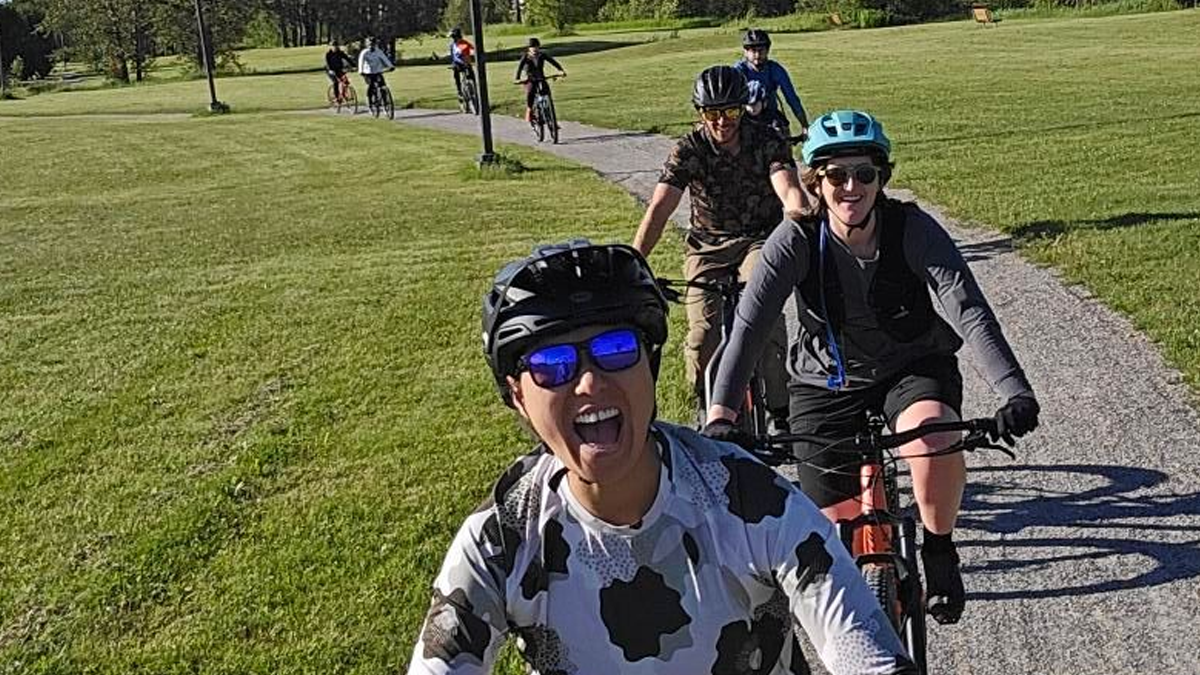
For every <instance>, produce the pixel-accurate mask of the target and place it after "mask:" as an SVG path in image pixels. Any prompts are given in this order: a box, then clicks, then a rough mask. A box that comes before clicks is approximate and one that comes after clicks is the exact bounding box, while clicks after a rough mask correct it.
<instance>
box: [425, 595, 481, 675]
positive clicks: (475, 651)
mask: <svg viewBox="0 0 1200 675" xmlns="http://www.w3.org/2000/svg"><path fill="white" fill-rule="evenodd" d="M474 609H475V608H474V607H473V606H472V605H471V601H470V600H468V599H467V594H466V593H465V592H464V591H463V590H462V589H455V590H454V591H452V592H451V593H450V595H448V596H446V595H442V593H441V592H439V591H438V590H437V589H436V588H435V589H433V603H432V604H431V606H430V608H429V614H428V615H426V617H425V627H424V628H423V629H422V632H421V643H422V644H423V645H424V651H423V654H424V656H425V658H426V659H441V660H442V661H445V662H446V663H447V664H449V663H452V662H453V661H454V660H455V659H457V658H459V657H460V656H461V657H464V658H469V660H470V661H471V662H472V663H475V664H482V663H483V656H484V653H485V652H486V651H487V647H488V644H489V643H490V642H491V638H492V634H491V630H490V628H489V627H488V625H487V623H486V622H485V621H484V620H483V619H481V618H479V617H477V616H475V614H474Z"/></svg>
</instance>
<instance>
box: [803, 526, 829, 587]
mask: <svg viewBox="0 0 1200 675" xmlns="http://www.w3.org/2000/svg"><path fill="white" fill-rule="evenodd" d="M796 563H797V564H796V581H797V584H798V588H799V591H800V592H801V593H803V592H804V591H805V590H807V589H808V587H809V586H810V585H812V584H814V583H819V582H821V581H824V579H825V577H826V575H828V574H829V570H830V568H832V567H833V556H831V555H830V554H829V551H827V550H826V549H825V539H824V538H822V537H821V535H819V534H817V533H816V532H814V533H812V534H810V535H809V536H808V539H805V540H804V541H803V542H802V543H801V544H800V545H799V546H797V547H796Z"/></svg>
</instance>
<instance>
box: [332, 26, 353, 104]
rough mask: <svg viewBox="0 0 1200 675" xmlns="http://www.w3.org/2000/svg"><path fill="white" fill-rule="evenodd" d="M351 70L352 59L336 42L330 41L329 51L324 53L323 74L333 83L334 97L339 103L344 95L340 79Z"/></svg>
mask: <svg viewBox="0 0 1200 675" xmlns="http://www.w3.org/2000/svg"><path fill="white" fill-rule="evenodd" d="M353 68H354V59H352V58H350V55H349V54H347V53H346V52H344V51H342V46H341V45H340V44H338V42H337V40H333V41H331V42H330V43H329V51H327V52H325V74H326V75H327V76H329V81H330V82H331V83H333V91H334V96H335V97H336V98H337V100H338V101H341V100H342V99H343V98H344V97H345V95H346V92H345V91H343V86H342V78H343V77H344V76H345V75H346V71H348V70H351V69H353Z"/></svg>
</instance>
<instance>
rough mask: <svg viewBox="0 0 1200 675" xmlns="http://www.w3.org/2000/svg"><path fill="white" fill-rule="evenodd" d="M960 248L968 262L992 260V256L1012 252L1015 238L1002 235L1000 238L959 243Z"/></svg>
mask: <svg viewBox="0 0 1200 675" xmlns="http://www.w3.org/2000/svg"><path fill="white" fill-rule="evenodd" d="M958 250H959V251H960V252H962V255H963V259H964V260H966V261H967V262H968V263H973V262H980V261H983V260H991V259H992V258H994V257H996V256H998V255H1003V254H1005V253H1012V250H1013V240H1012V237H1001V238H999V239H991V240H989V241H977V242H974V243H971V244H959V245H958Z"/></svg>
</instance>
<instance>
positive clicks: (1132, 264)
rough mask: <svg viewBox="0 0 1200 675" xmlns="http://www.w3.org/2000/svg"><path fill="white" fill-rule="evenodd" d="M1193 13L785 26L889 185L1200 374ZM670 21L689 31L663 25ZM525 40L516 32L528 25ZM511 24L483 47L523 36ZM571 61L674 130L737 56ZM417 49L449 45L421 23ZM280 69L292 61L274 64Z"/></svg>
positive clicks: (586, 117)
mask: <svg viewBox="0 0 1200 675" xmlns="http://www.w3.org/2000/svg"><path fill="white" fill-rule="evenodd" d="M1197 34H1200V10H1195V9H1193V10H1185V11H1177V12H1165V13H1156V14H1143V15H1128V16H1114V17H1106V18H1096V19H1086V18H1082V19H1081V18H1066V19H1052V20H1007V21H1004V22H1003V23H1002V24H1000V25H999V26H997V27H995V28H983V27H980V26H978V25H976V24H974V23H973V22H967V21H963V22H953V23H942V24H932V25H925V26H912V27H905V28H894V29H881V30H867V31H832V32H823V33H805V34H780V35H777V36H776V37H775V48H774V51H773V56H774V57H775V58H777V59H778V60H780V61H781V62H782V63H784V64H786V65H787V66H788V67H789V68H790V69H791V72H792V74H793V77H794V79H795V80H796V82H797V84H798V87H799V90H800V93H801V95H802V96H803V98H804V101H805V103H806V106H807V108H808V109H809V111H810V114H811V115H812V116H815V115H816V114H819V113H820V112H822V111H826V110H830V109H833V108H843V107H855V108H862V109H866V110H870V111H873V112H875V113H876V114H877V115H878V116H879V117H880V118H881V119H883V120H884V121H885V123H886V125H887V128H888V131H889V134H890V135H891V137H892V139H893V141H894V142H895V148H896V150H895V156H896V159H897V161H898V170H897V174H896V178H895V184H896V185H898V186H902V187H909V188H912V189H914V190H915V191H916V192H917V194H919V195H921V196H922V197H923V198H925V199H928V200H930V201H933V202H935V203H938V204H940V205H942V206H944V207H946V208H947V210H948V211H949V213H950V214H951V215H953V216H955V217H958V218H960V219H962V220H965V221H968V222H978V223H984V224H986V225H989V226H991V227H995V228H998V229H1000V230H1001V231H1003V232H1006V233H1010V234H1013V235H1015V236H1016V237H1017V239H1018V242H1019V243H1020V244H1021V245H1022V246H1023V247H1024V248H1025V251H1026V253H1027V255H1029V256H1030V257H1031V258H1033V259H1034V260H1037V261H1040V262H1045V263H1049V264H1053V265H1054V266H1056V267H1057V268H1058V269H1060V270H1062V272H1063V273H1064V275H1065V276H1066V278H1067V279H1069V280H1070V281H1072V282H1078V283H1081V284H1084V285H1085V286H1087V287H1088V288H1089V289H1091V290H1092V291H1093V292H1094V293H1095V294H1096V295H1098V296H1099V297H1100V298H1101V299H1102V300H1103V301H1104V302H1106V303H1107V304H1109V305H1110V306H1113V307H1115V308H1117V309H1119V310H1121V311H1122V312H1125V313H1126V314H1128V315H1129V316H1130V317H1131V319H1132V320H1133V322H1134V323H1135V324H1136V325H1137V327H1138V328H1140V329H1141V330H1143V331H1145V332H1146V333H1147V334H1148V335H1150V336H1151V337H1152V338H1153V339H1154V340H1156V341H1157V342H1158V343H1159V344H1160V345H1161V346H1162V349H1163V351H1164V353H1165V354H1166V356H1167V358H1168V359H1169V360H1170V361H1171V363H1173V364H1174V365H1175V366H1177V367H1179V368H1180V369H1181V370H1182V371H1183V372H1184V376H1185V378H1186V380H1187V381H1188V382H1189V384H1190V385H1191V386H1192V388H1193V389H1194V390H1196V391H1200V294H1197V293H1195V292H1193V291H1192V289H1195V288H1198V287H1200V189H1197V188H1198V187H1200V178H1198V176H1200V173H1197V171H1196V170H1195V169H1194V167H1196V166H1197V165H1198V162H1200V124H1197V121H1200V103H1198V101H1200V99H1197V97H1196V96H1195V92H1197V91H1200V68H1196V67H1195V66H1194V64H1195V63H1197V62H1200V43H1198V42H1197V41H1196V38H1195V36H1196V35H1197ZM672 36H678V37H674V38H673V37H672ZM517 37H519V36H517ZM517 37H514V36H512V35H507V34H506V35H503V36H499V37H496V38H495V39H494V40H492V41H491V42H490V45H491V46H492V47H496V46H500V47H505V48H512V47H514V46H516V45H517V44H518V43H519V42H520V41H519V39H517ZM546 44H547V45H548V48H549V51H550V52H551V53H554V52H556V51H557V52H559V53H560V54H561V53H563V52H569V53H571V55H569V56H566V57H564V58H563V63H564V65H565V66H566V67H567V69H568V72H569V73H570V77H569V78H568V79H566V80H562V81H559V82H557V83H556V85H555V95H556V101H557V103H558V107H559V112H560V116H561V117H562V118H564V119H572V120H579V121H584V122H589V123H593V124H597V125H602V126H608V127H615V128H627V129H637V130H652V131H660V132H663V133H669V134H674V133H678V132H681V131H683V130H685V129H686V128H687V127H688V126H689V125H690V124H691V120H692V119H693V112H692V111H691V108H690V103H689V96H690V87H691V81H692V78H693V77H694V75H695V74H696V73H697V72H698V71H699V70H701V69H702V68H704V67H706V66H708V65H711V64H713V63H721V62H731V61H732V60H734V59H735V58H737V57H738V55H739V50H738V48H737V44H738V35H737V32H736V31H735V30H733V29H730V28H703V29H695V30H684V31H677V32H670V31H639V32H636V33H630V34H621V33H611V32H606V33H604V34H600V35H580V36H574V37H570V38H561V39H552V40H546ZM401 48H402V49H403V50H404V53H405V55H406V57H423V56H424V54H425V53H426V52H427V51H428V52H429V53H430V55H432V54H433V53H435V52H436V53H443V54H444V51H445V47H444V45H442V44H441V43H440V42H439V41H438V40H436V39H432V38H428V39H425V40H423V41H414V42H404V43H402V45H401ZM320 54H321V49H320V48H307V49H302V50H261V51H258V52H247V53H245V54H244V56H243V60H244V61H245V62H246V63H247V64H248V65H250V66H251V67H252V68H253V69H254V70H255V71H256V72H258V73H260V74H259V75H256V76H253V77H241V78H222V79H221V80H219V82H218V88H219V96H220V98H222V100H225V101H227V102H229V103H231V104H232V105H233V106H234V109H235V110H237V111H242V112H246V111H256V110H277V109H302V108H309V107H314V106H318V105H320V104H321V100H322V99H321V96H322V92H323V91H324V88H325V86H326V80H325V79H324V76H323V75H322V74H321V73H320V72H307V73H287V71H291V70H295V69H297V68H300V67H302V66H303V64H304V63H312V64H314V65H313V66H312V67H319V63H320ZM513 68H514V63H513V62H512V61H498V62H496V63H494V64H493V67H492V69H491V70H490V76H491V80H490V81H491V84H492V86H491V97H492V102H493V105H494V108H495V109H496V111H497V112H499V113H503V114H519V112H520V109H521V106H522V100H523V99H522V96H521V93H520V90H519V88H518V87H515V86H511V85H510V84H508V82H509V80H510V78H511V75H512V71H513ZM274 71H279V72H283V73H286V74H274V75H272V74H265V73H270V72H274ZM391 82H392V85H393V90H394V91H395V92H396V94H397V96H398V98H399V99H400V101H401V103H415V104H416V105H420V106H432V107H451V106H453V105H454V101H453V97H452V92H451V87H450V84H449V83H450V78H449V73H448V71H447V70H446V68H445V67H444V66H443V65H429V66H406V67H404V68H402V69H401V70H399V71H398V72H396V73H393V74H392V75H391ZM206 101H207V91H206V89H205V85H204V83H203V82H202V81H190V82H180V83H173V84H164V85H154V86H145V87H136V88H131V89H123V90H107V91H93V92H78V93H74V94H71V95H69V96H62V95H53V96H39V97H33V98H31V99H29V100H26V101H18V102H8V103H5V104H3V105H2V106H0V115H45V114H80V113H96V112H109V113H139V112H140V113H146V112H189V111H194V110H196V109H198V108H199V107H202V106H203V105H204V104H205V102H206Z"/></svg>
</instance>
